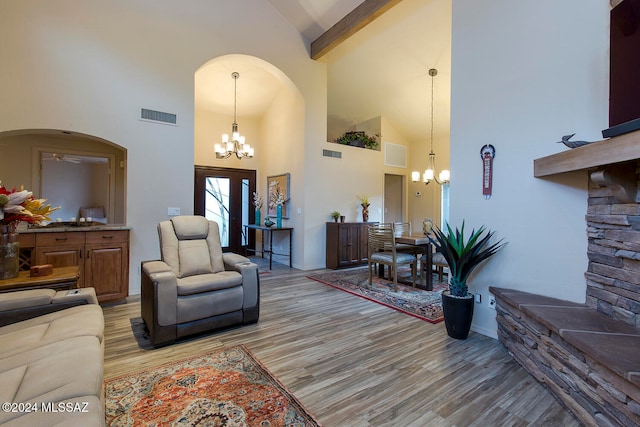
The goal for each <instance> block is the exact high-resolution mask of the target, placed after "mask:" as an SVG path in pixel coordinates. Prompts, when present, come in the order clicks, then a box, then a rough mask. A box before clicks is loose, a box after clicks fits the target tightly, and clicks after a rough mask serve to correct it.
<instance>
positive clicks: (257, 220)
mask: <svg viewBox="0 0 640 427" xmlns="http://www.w3.org/2000/svg"><path fill="white" fill-rule="evenodd" d="M256 225H260V209H256Z"/></svg>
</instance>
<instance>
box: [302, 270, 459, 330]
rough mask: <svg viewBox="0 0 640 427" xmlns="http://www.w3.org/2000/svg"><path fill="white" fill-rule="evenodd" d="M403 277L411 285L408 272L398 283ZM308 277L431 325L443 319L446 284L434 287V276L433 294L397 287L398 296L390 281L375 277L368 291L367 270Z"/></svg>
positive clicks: (336, 271) (402, 271)
mask: <svg viewBox="0 0 640 427" xmlns="http://www.w3.org/2000/svg"><path fill="white" fill-rule="evenodd" d="M403 275H408V276H409V277H403V279H408V282H410V280H411V278H410V271H407V270H404V269H400V270H399V271H398V279H399V280H400V277H401V276H403ZM307 277H308V278H310V279H313V280H316V281H318V282H320V283H324V284H325V285H329V286H332V287H334V288H336V289H340V290H342V291H345V292H348V293H350V294H353V295H357V296H359V297H361V298H365V299H368V300H370V301H373V302H376V303H378V304H382V305H384V306H387V307H390V308H393V309H395V310H398V311H401V312H403V313H406V314H409V315H411V316H414V317H417V318H418V319H422V320H425V321H427V322H430V323H438V322H442V320H443V319H444V317H443V315H442V296H441V293H442V291H444V290H446V289H447V284H446V283H437V280H436V277H437V275H434V281H433V291H426V290H423V289H418V288H414V287H411V286H405V285H402V284H400V283H398V291H397V292H394V290H393V282H392V281H389V280H386V279H383V278H380V277H377V275H374V277H373V286H372V288H371V289H369V287H368V286H369V273H368V271H367V268H356V269H349V270H335V271H330V272H326V273H319V274H314V275H311V276H307Z"/></svg>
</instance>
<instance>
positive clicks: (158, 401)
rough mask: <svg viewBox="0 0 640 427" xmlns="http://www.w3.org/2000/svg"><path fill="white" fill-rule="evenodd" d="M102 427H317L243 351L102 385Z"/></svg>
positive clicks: (209, 356) (179, 363)
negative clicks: (103, 390)
mask: <svg viewBox="0 0 640 427" xmlns="http://www.w3.org/2000/svg"><path fill="white" fill-rule="evenodd" d="M105 397H106V405H105V412H106V421H107V425H108V426H154V427H157V426H210V427H214V426H215V427H237V426H270V427H279V426H283V427H284V426H287V427H288V426H296V427H303V426H319V425H320V424H319V423H318V422H317V421H316V420H315V419H314V418H313V416H312V415H310V414H309V413H308V412H307V411H306V409H305V408H304V407H303V406H302V404H301V403H300V402H298V400H297V399H296V398H295V396H293V394H291V393H290V392H289V391H288V390H287V389H286V388H285V387H284V386H283V385H282V384H280V383H279V382H278V380H277V379H276V378H275V377H274V376H273V375H272V374H271V373H270V372H269V371H268V370H267V369H266V368H265V367H264V366H262V364H261V363H260V362H259V361H258V359H256V357H255V356H254V355H252V354H251V352H250V351H249V350H248V349H247V348H246V347H244V346H242V345H240V346H235V347H229V348H225V349H222V350H216V351H212V352H210V353H207V354H204V355H201V356H197V357H192V358H189V359H184V360H180V361H177V362H171V363H166V364H163V365H160V366H158V367H156V368H152V369H148V370H145V371H139V372H135V373H132V374H128V375H124V376H121V377H118V378H113V379H109V380H106V381H105Z"/></svg>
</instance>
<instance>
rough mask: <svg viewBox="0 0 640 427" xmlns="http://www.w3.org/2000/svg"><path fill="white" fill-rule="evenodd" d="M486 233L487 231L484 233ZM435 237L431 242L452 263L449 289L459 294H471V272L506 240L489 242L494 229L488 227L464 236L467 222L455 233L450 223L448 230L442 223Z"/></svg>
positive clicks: (454, 293)
mask: <svg viewBox="0 0 640 427" xmlns="http://www.w3.org/2000/svg"><path fill="white" fill-rule="evenodd" d="M485 232H486V234H484V233H485ZM433 234H434V236H435V237H431V236H430V237H429V240H431V243H433V244H434V246H435V247H436V249H438V251H440V252H441V253H442V255H443V256H444V258H445V259H446V260H447V264H449V271H450V275H451V280H450V284H449V292H450V294H451V295H452V296H455V297H466V296H467V295H468V291H469V289H468V287H467V279H468V277H469V275H470V274H471V272H472V271H473V270H474V269H475V268H476V267H477V266H478V265H479V264H480V263H481V262H482V261H484V260H486V259H487V258H489V257H491V256H493V255H495V254H496V252H498V251H499V250H500V249H501V248H502V247H503V246H504V245H506V243H503V239H501V240H500V241H498V242H496V243H494V244H492V245H489V240H491V237H493V235H494V232H493V231H488V230H486V229H485V227H484V226H482V227H480V228H479V229H478V230H477V231H476V230H471V236H469V239H468V240H465V237H464V221H462V227H461V228H460V230H458V228H457V227H456V231H455V232H454V231H453V230H452V229H451V227H450V226H449V224H447V232H446V233H445V232H443V231H442V230H441V229H440V228H438V226H434V227H433ZM483 234H484V236H483Z"/></svg>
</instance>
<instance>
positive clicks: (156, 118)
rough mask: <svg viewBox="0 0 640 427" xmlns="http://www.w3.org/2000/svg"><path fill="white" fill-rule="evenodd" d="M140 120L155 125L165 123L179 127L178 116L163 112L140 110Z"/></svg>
mask: <svg viewBox="0 0 640 427" xmlns="http://www.w3.org/2000/svg"><path fill="white" fill-rule="evenodd" d="M140 120H145V121H149V122H154V123H163V124H167V125H177V124H178V116H177V115H175V114H171V113H164V112H162V111H155V110H147V109H146V108H142V109H141V110H140Z"/></svg>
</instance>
